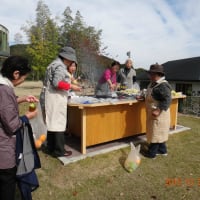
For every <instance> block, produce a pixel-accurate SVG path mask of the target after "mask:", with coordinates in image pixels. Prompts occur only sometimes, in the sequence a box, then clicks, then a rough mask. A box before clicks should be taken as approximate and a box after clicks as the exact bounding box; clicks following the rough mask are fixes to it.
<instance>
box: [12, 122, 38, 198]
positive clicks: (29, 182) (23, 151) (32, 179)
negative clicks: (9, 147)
mask: <svg viewBox="0 0 200 200" xmlns="http://www.w3.org/2000/svg"><path fill="white" fill-rule="evenodd" d="M16 159H17V174H16V176H17V182H18V186H19V189H20V192H21V195H22V199H25V200H32V196H31V192H32V191H34V190H35V189H37V188H38V187H39V182H38V179H37V175H36V173H35V169H38V168H40V167H41V163H40V158H39V155H38V153H37V150H36V148H35V145H34V138H33V132H32V128H31V125H30V124H29V123H24V124H23V127H22V128H21V129H20V130H19V132H18V133H17V134H16Z"/></svg>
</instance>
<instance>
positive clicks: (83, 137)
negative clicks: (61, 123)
mask: <svg viewBox="0 0 200 200" xmlns="http://www.w3.org/2000/svg"><path fill="white" fill-rule="evenodd" d="M81 112H82V119H81V153H82V154H86V109H82V111H81Z"/></svg>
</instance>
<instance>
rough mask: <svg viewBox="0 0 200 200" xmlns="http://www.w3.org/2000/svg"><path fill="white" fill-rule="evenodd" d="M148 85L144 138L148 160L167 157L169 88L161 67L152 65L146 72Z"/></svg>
mask: <svg viewBox="0 0 200 200" xmlns="http://www.w3.org/2000/svg"><path fill="white" fill-rule="evenodd" d="M147 73H148V75H149V78H150V81H151V82H150V84H149V85H148V87H147V92H146V98H145V103H146V113H147V120H146V127H147V131H146V136H147V141H148V143H149V148H148V152H147V153H146V154H145V156H146V157H148V158H155V157H156V156H157V155H165V156H166V155H167V147H166V141H167V140H168V133H169V129H170V109H169V107H170V104H171V86H170V85H169V83H168V82H167V81H166V80H165V76H164V75H165V74H164V69H163V66H162V65H159V64H154V65H151V66H150V69H149V70H148V71H147Z"/></svg>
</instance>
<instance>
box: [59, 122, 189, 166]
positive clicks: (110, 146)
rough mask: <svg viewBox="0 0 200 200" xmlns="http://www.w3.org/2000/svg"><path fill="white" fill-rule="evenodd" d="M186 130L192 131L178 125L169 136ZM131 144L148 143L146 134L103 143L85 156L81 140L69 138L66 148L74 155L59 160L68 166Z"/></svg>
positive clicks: (89, 150)
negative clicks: (82, 152)
mask: <svg viewBox="0 0 200 200" xmlns="http://www.w3.org/2000/svg"><path fill="white" fill-rule="evenodd" d="M186 130H190V128H189V127H184V126H181V125H177V126H176V129H175V130H170V132H169V134H170V135H172V134H175V133H179V132H183V131H186ZM130 142H133V143H134V145H136V146H137V145H138V144H140V143H144V142H146V136H145V134H143V135H138V136H132V137H128V138H123V139H120V140H115V141H111V142H107V143H103V144H99V145H94V146H91V147H88V148H87V152H86V154H84V155H83V154H81V153H80V146H81V144H80V138H77V137H74V136H68V137H67V138H66V146H65V148H66V149H67V150H71V151H72V155H71V156H69V157H59V158H58V159H59V160H60V161H61V163H62V164H63V165H68V164H69V163H73V162H77V161H79V160H83V159H85V158H87V157H93V156H96V155H99V154H104V153H108V152H111V151H114V150H118V149H121V148H125V147H128V146H129V145H130Z"/></svg>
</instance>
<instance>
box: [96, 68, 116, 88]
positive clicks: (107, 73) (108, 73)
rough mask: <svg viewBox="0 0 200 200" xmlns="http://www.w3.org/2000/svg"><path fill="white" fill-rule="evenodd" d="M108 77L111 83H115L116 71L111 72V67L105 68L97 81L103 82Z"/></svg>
mask: <svg viewBox="0 0 200 200" xmlns="http://www.w3.org/2000/svg"><path fill="white" fill-rule="evenodd" d="M108 79H110V80H111V82H112V83H114V84H116V83H117V80H116V72H114V73H113V72H112V71H111V69H109V68H108V69H106V70H105V71H104V72H103V75H102V76H101V78H100V79H99V83H105V82H107V80H108Z"/></svg>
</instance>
